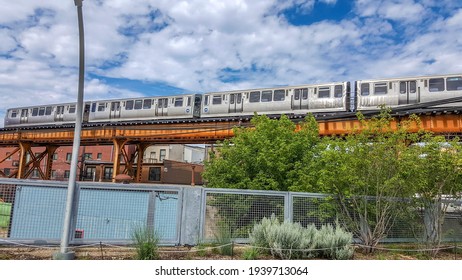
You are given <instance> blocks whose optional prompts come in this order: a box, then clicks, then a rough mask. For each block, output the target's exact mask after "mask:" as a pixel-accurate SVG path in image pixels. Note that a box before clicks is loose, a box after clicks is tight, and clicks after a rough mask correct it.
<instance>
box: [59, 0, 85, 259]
mask: <svg viewBox="0 0 462 280" xmlns="http://www.w3.org/2000/svg"><path fill="white" fill-rule="evenodd" d="M82 2H83V0H74V3H75V6H77V17H78V24H79V88H78V95H77V112H76V115H75V127H74V144H73V146H72V160H71V166H70V173H69V185H68V187H67V202H66V212H65V216H64V225H63V232H62V235H61V245H60V252H59V253H56V254H54V255H53V258H54V259H61V260H63V259H65V260H70V259H74V252H69V251H68V248H69V237H70V232H69V231H70V229H71V222H72V210H73V205H74V194H75V181H76V176H77V164H78V160H79V148H80V133H81V131H82V118H83V84H84V78H85V77H84V75H85V44H84V42H85V41H84V36H83V16H82Z"/></svg>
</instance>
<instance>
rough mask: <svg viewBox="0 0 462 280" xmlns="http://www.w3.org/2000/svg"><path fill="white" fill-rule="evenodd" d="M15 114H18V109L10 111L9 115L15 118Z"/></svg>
mask: <svg viewBox="0 0 462 280" xmlns="http://www.w3.org/2000/svg"><path fill="white" fill-rule="evenodd" d="M17 115H18V111H16V110H12V111H11V117H12V118H16V116H17Z"/></svg>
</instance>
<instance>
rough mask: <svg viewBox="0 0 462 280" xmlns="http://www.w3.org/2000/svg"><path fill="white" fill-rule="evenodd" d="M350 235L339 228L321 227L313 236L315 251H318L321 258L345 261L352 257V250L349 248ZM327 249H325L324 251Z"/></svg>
mask: <svg viewBox="0 0 462 280" xmlns="http://www.w3.org/2000/svg"><path fill="white" fill-rule="evenodd" d="M351 242H352V234H351V233H349V232H346V231H344V230H343V229H342V228H340V227H339V226H337V227H333V226H332V225H323V226H322V227H321V229H320V230H319V231H318V232H317V234H316V235H315V236H314V241H313V243H314V244H315V245H316V246H315V249H323V250H320V252H321V256H323V257H325V258H328V259H334V260H346V259H350V258H351V256H352V255H353V252H354V249H353V248H352V247H351V246H350V244H351ZM326 248H327V249H326Z"/></svg>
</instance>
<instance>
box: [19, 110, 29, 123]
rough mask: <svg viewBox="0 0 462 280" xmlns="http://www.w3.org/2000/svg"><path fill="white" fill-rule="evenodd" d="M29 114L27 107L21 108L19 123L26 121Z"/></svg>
mask: <svg viewBox="0 0 462 280" xmlns="http://www.w3.org/2000/svg"><path fill="white" fill-rule="evenodd" d="M28 116H29V109H22V110H21V119H20V121H19V122H20V123H27V122H28V119H27V117H28Z"/></svg>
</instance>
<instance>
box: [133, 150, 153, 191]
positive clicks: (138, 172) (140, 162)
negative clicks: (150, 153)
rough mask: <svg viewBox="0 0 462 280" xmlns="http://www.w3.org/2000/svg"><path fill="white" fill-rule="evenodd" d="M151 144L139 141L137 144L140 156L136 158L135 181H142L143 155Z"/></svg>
mask: <svg viewBox="0 0 462 280" xmlns="http://www.w3.org/2000/svg"><path fill="white" fill-rule="evenodd" d="M150 145H151V144H147V143H138V144H136V150H137V153H138V157H137V159H136V174H135V175H136V176H135V180H134V181H135V182H137V183H140V182H141V179H142V178H141V176H142V174H143V173H142V172H143V162H144V161H143V157H144V152H145V151H146V148H147V147H149V146H150Z"/></svg>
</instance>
